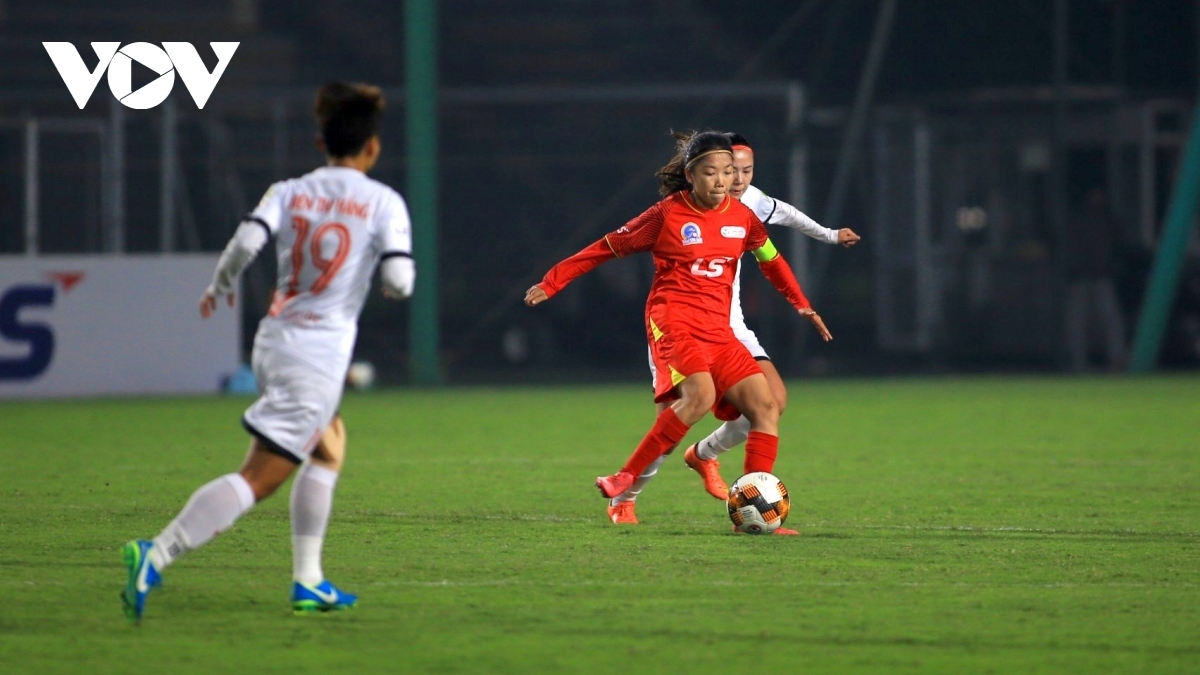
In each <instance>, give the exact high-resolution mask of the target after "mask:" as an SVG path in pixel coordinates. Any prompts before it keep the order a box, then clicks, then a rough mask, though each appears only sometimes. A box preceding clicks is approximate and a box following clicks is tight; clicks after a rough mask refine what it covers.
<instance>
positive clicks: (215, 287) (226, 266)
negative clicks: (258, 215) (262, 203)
mask: <svg viewBox="0 0 1200 675" xmlns="http://www.w3.org/2000/svg"><path fill="white" fill-rule="evenodd" d="M268 238H269V233H268V231H267V227H266V225H264V224H263V223H261V222H259V221H257V220H244V221H242V224H241V225H239V226H238V229H237V231H236V232H234V233H233V237H232V238H231V239H230V240H229V244H228V245H226V246H225V251H224V252H222V253H221V258H220V259H219V260H218V261H217V269H216V271H215V272H213V280H212V283H210V284H209V285H208V288H206V289H205V290H204V295H202V296H200V316H201V317H203V318H205V319H207V318H208V317H210V316H212V314H213V312H215V311H216V310H217V299H218V298H225V300H226V303H227V304H228V305H229V306H230V307H232V306H233V301H234V297H235V293H234V290H235V287H236V285H237V280H238V277H240V276H241V275H242V272H243V271H244V270H245V269H246V267H247V266H249V265H250V263H251V262H253V261H254V257H255V256H257V255H258V252H259V251H261V250H262V247H263V246H265V245H266V243H267V239H268Z"/></svg>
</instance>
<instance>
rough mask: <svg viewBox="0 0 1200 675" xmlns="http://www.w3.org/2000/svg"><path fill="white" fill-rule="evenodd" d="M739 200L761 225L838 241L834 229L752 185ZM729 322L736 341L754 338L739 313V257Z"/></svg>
mask: <svg viewBox="0 0 1200 675" xmlns="http://www.w3.org/2000/svg"><path fill="white" fill-rule="evenodd" d="M741 202H742V203H743V204H745V205H746V206H748V207H750V210H751V211H753V212H754V215H756V216H758V219H759V220H761V221H762V222H763V224H764V225H783V226H784V227H790V228H792V229H794V230H800V231H801V232H803V233H804V234H806V235H808V236H810V237H812V238H813V239H816V240H817V241H823V242H825V243H827V244H836V243H838V232H837V230H831V229H829V228H828V227H822V226H821V225H819V224H817V221H815V220H813V219H812V218H809V217H808V216H807V215H805V214H804V213H803V212H802V211H800V209H797V208H796V207H794V206H792V205H791V204H788V203H787V202H781V201H779V200H778V199H774V198H772V197H768V196H767V195H766V193H764V192H763V191H762V190H759V189H758V188H756V187H754V186H753V185H750V186H747V187H746V191H745V192H743V193H742V197H741ZM729 325H730V326H731V327H732V328H733V332H734V335H736V336H737V337H738V339H739V340H742V341H743V342H744V341H745V340H747V339H750V340H756V338H755V335H754V331H752V330H750V328H749V327H747V326H746V317H745V315H744V314H743V313H742V261H741V260H740V259H739V260H738V265H737V271H736V272H735V273H734V276H733V299H732V301H731V302H730V304H729Z"/></svg>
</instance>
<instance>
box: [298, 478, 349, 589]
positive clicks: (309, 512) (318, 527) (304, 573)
mask: <svg viewBox="0 0 1200 675" xmlns="http://www.w3.org/2000/svg"><path fill="white" fill-rule="evenodd" d="M337 479H338V472H336V471H334V470H332V469H327V468H325V467H323V466H316V465H314V464H313V463H311V462H306V463H305V464H304V466H302V467H300V470H299V471H297V472H296V478H295V480H294V481H293V482H292V501H291V511H292V578H293V579H295V580H296V581H299V582H300V583H302V584H308V585H309V586H315V585H317V584H319V583H321V581H322V580H324V579H325V573H324V572H322V571H321V549H322V548H323V547H324V545H325V528H326V527H327V526H328V525H329V513H330V511H332V510H333V488H334V486H335V485H337Z"/></svg>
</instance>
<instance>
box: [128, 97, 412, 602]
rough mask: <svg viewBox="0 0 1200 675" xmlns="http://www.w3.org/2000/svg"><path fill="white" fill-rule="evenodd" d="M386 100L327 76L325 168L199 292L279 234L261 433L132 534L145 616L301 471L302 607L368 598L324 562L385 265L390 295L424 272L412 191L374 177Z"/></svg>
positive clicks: (243, 239)
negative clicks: (371, 301)
mask: <svg viewBox="0 0 1200 675" xmlns="http://www.w3.org/2000/svg"><path fill="white" fill-rule="evenodd" d="M383 109H384V100H383V93H382V92H381V91H380V90H379V88H378V87H373V86H370V85H365V84H345V83H341V82H332V83H329V84H326V85H325V86H323V87H321V88H320V89H319V90H318V91H317V98H316V105H315V112H316V117H317V125H318V131H319V135H318V140H317V144H318V147H319V148H320V149H321V150H322V151H323V152H324V154H325V156H326V160H327V161H326V166H323V167H321V168H318V169H316V170H314V171H312V172H310V173H308V174H305V175H304V176H301V177H299V178H294V179H291V180H285V181H281V182H279V183H275V184H274V185H272V186H271V187H270V189H268V190H267V193H266V195H264V196H263V198H262V201H261V202H259V204H258V207H257V208H255V209H254V211H253V212H252V213H250V214H249V215H248V216H246V218H245V219H243V220H242V222H241V224H240V225H239V226H238V229H237V231H236V232H235V233H234V235H233V238H232V239H231V240H230V242H229V245H228V246H227V247H226V248H225V252H224V253H223V254H222V255H221V258H220V261H219V262H218V263H217V269H216V272H215V273H214V274H213V280H212V284H211V285H209V287H208V288H207V289H206V290H205V291H204V294H203V296H202V297H201V299H200V314H201V316H203V317H204V318H208V317H209V316H210V315H212V313H213V312H214V311H216V309H217V306H218V304H219V300H220V299H222V298H225V299H227V300H228V304H230V305H233V300H234V292H235V289H236V284H237V280H238V277H239V275H240V274H241V273H242V271H243V270H244V269H245V268H246V266H247V265H249V264H250V262H251V261H252V260H253V259H254V257H255V256H256V255H257V254H258V253H259V251H260V250H261V249H262V248H263V247H264V245H266V243H267V242H268V240H269V239H271V238H272V237H274V239H275V247H276V256H277V259H278V263H279V280H278V284H277V286H276V290H275V295H274V298H273V301H272V303H271V308H270V311H269V312H268V314H267V316H266V317H264V318H263V319H262V321H261V322H260V323H259V326H258V333H257V335H256V336H255V338H254V352H253V355H252V359H251V360H252V365H253V367H254V374H255V378H256V379H257V381H258V386H259V389H260V391H261V392H262V393H261V396H260V397H259V398H258V399H257V400H256V401H255V402H254V403H253V404H252V405H251V406H250V408H249V409H247V410H246V412H245V414H244V415H243V417H242V424H243V426H245V428H246V430H247V431H248V432H249V433H250V435H251V436H252V440H251V442H250V451H249V454H248V455H247V456H246V459H245V461H244V463H243V464H242V467H241V469H240V470H239V471H237V472H235V473H230V474H226V475H224V476H221V477H219V478H217V479H215V480H213V481H211V482H209V483H207V484H205V485H203V486H202V487H200V489H198V490H196V491H195V492H194V493H193V494H192V496H191V499H189V500H188V502H187V504H186V505H185V506H184V507H183V510H182V511H180V512H179V515H178V516H176V517H175V519H174V520H172V521H171V522H170V524H168V525H167V526H166V528H165V529H163V531H162V532H160V533H159V534H158V536H156V537H154V539H152V540H144V539H140V540H134V541H131V542H129V543H127V544H125V546H124V548H123V549H122V554H123V557H124V561H125V566H126V567H127V568H128V580H127V582H126V587H125V591H124V593H123V594H122V600H123V601H124V604H125V614H126V616H127V617H129V618H130V619H132V620H138V619H140V618H141V616H142V613H143V610H144V608H145V602H146V596H147V595H148V594H149V592H150V590H151V589H153V588H154V587H156V586H158V585H159V583H160V582H161V579H162V576H161V575H162V573H163V570H165V569H166V568H167V566H168V565H170V564H171V563H173V562H174V561H176V560H177V559H178V558H179V557H180V556H181V555H183V554H184V553H186V552H187V551H190V550H192V549H195V548H198V547H200V546H202V545H203V544H205V543H206V542H208V541H209V540H211V539H212V538H213V537H214V536H216V535H217V534H219V533H221V532H223V531H225V530H227V529H229V527H230V526H232V525H233V523H234V522H235V521H236V520H237V519H238V518H239V517H241V516H242V514H244V513H245V512H246V511H248V510H250V508H251V507H253V506H254V505H255V504H256V503H257V502H259V501H261V500H263V499H265V498H267V497H268V496H270V495H271V494H272V493H274V492H275V491H276V490H277V489H278V488H279V486H280V485H282V484H283V482H284V481H285V480H287V478H288V476H291V475H292V474H293V473H295V474H296V479H295V481H294V482H293V483H292V495H291V503H290V507H291V525H292V551H293V584H292V608H293V610H294V611H295V612H296V613H297V614H300V613H305V612H311V611H327V610H333V609H344V608H347V607H352V606H353V605H354V604H355V602H356V601H357V598H356V596H354V595H352V594H350V593H346V592H345V591H342V590H340V589H338V588H337V587H336V586H334V585H333V584H331V583H330V582H329V581H328V580H326V579H325V576H324V573H323V571H322V569H321V549H322V546H323V543H324V539H325V529H326V526H327V525H328V523H329V514H330V510H331V507H332V503H333V489H334V486H335V485H336V483H337V479H338V472H339V471H340V469H341V466H342V460H343V457H344V451H345V442H344V439H345V434H344V427H343V426H342V423H341V420H340V418H338V417H337V408H338V403H339V401H340V400H341V396H342V388H343V383H344V382H345V377H346V370H347V368H348V367H349V363H350V357H351V352H352V350H353V348H354V341H355V337H356V335H357V333H358V316H359V314H360V312H361V311H362V307H363V303H364V302H365V300H366V295H367V293H368V292H369V290H370V287H371V276H372V275H373V274H374V271H375V268H376V266H378V267H379V270H380V277H381V278H382V281H383V291H384V294H385V295H386V296H388V297H391V298H395V299H403V298H407V297H408V296H410V295H411V294H412V290H413V283H414V279H415V276H416V273H415V270H414V267H413V261H412V256H411V240H412V235H411V231H410V229H411V227H410V223H409V218H408V209H407V207H406V206H405V203H404V199H403V198H402V197H401V196H400V195H399V194H397V193H396V192H395V191H394V190H392V189H391V188H389V187H387V186H386V185H383V184H382V183H379V182H377V181H375V180H372V179H370V178H368V177H367V176H366V172H368V171H370V170H371V168H372V167H373V166H374V165H375V162H376V160H377V159H378V158H379V153H380V141H379V123H380V119H381V117H382V115H383ZM297 468H299V470H298V471H297Z"/></svg>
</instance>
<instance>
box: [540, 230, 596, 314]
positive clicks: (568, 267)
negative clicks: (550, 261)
mask: <svg viewBox="0 0 1200 675" xmlns="http://www.w3.org/2000/svg"><path fill="white" fill-rule="evenodd" d="M615 257H617V255H616V254H615V253H613V250H612V248H611V247H610V246H609V245H608V239H607V238H605V239H601V240H599V241H597V242H596V243H594V244H592V245H591V246H588V247H587V248H585V249H583V250H582V251H580V252H579V253H576V254H575V255H573V256H571V257H570V258H567V259H566V260H564V261H562V262H560V263H558V264H557V265H555V266H554V267H551V268H550V271H549V272H546V276H544V277H542V281H541V282H540V283H538V284H537V285H535V286H533V288H530V289H529V290H528V291H526V292H525V304H526V305H529V306H530V307H533V306H534V305H538V304H541V303H543V302H545V301H547V300H549V299H550V298H552V297H554V295H555V294H556V293H558V292H559V291H561V290H562V289H564V288H566V286H567V284H569V283H571V282H572V281H574V280H575V279H578V278H579V277H581V276H583V275H585V274H587V273H588V272H591V271H592V270H594V269H596V268H597V267H599V266H600V264H601V263H604V262H607V261H609V260H612V259H613V258H615Z"/></svg>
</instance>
